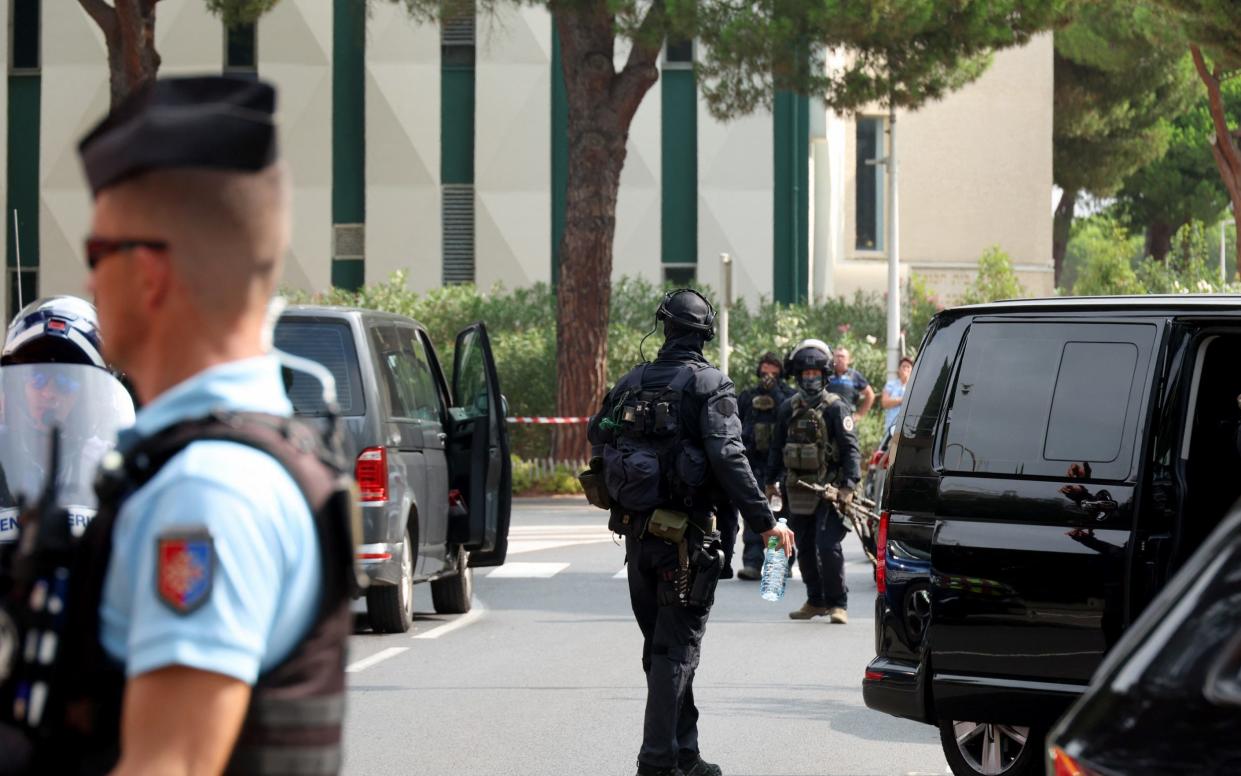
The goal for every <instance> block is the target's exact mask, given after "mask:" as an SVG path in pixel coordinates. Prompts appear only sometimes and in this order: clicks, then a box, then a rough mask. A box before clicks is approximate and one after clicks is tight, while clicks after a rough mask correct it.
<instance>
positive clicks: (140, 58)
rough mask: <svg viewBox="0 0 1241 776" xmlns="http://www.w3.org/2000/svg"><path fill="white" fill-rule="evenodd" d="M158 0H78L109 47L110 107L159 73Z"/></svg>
mask: <svg viewBox="0 0 1241 776" xmlns="http://www.w3.org/2000/svg"><path fill="white" fill-rule="evenodd" d="M158 2H159V0H114V2H113V4H112V5H108V4H107V3H106V2H104V0H78V3H79V4H80V5H81V6H82V8H83V9H84V10H85V11H86V13H87V15H88V16H90V17H91V18H92V19H94V21H95V23H96V24H97V25H99V29H101V30H102V31H103V38H104V41H105V42H106V43H107V47H108V82H109V87H110V96H111V104H112V107H116V106H117V105H118V104H119V103H120V102H121V101H122V100H124V99H125V98H126V97H128V96H129V94H130V93H131V92H133V91H134V90H135V89H137V88H139V87H141V86H142V85H143V84H145V83H146V82H147V81H151V80H154V79H155V77H156V76H157V75H158V74H159V65H160V56H159V52H158V51H156V50H155V6H156V4H157V3H158Z"/></svg>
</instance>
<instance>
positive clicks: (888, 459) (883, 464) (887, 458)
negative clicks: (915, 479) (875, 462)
mask: <svg viewBox="0 0 1241 776" xmlns="http://www.w3.org/2000/svg"><path fill="white" fill-rule="evenodd" d="M891 463H892V454H891V453H884V454H883V457H882V458H880V459H879V468H880V469H883V470H884V471H885V472H886V471H887V470H888V465H889V464H891Z"/></svg>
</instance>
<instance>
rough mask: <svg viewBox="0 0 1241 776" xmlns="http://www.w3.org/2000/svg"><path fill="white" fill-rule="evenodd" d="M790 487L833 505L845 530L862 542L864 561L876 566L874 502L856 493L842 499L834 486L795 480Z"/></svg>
mask: <svg viewBox="0 0 1241 776" xmlns="http://www.w3.org/2000/svg"><path fill="white" fill-rule="evenodd" d="M792 487H794V488H805V489H807V490H813V491H814V492H815V493H818V494H819V498H821V499H823V500H824V501H827V502H830V503H832V504H834V505H835V506H836V511H837V512H838V513H839V514H840V516H841V518H842V519H843V520H844V521H845V528H848V529H851V530H852V531H853V532H854V533H856V534H857V535H858V539H859V540H860V541H861V542H862V551H863V552H864V553H866V559H867V560H869V561H870V564H871V566H876V565H878V560H877V559H876V554H877V553H876V544H875V543H876V536H877V535H878V533H879V513H878V511H877V509H878V505H876V504H875V502H873V501H871V500H870V499H868V498H864V497H862V496H861V495H859V494H857V493H856V492H855V493H854V494H853V497H852V498H850V499H848V500H845V499H842V498H841V490H840V488H837V487H836V486H835V485H814V484H811V483H809V482H803V481H802V480H797V481H795V482H794V483H792Z"/></svg>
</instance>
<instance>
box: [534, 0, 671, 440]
mask: <svg viewBox="0 0 1241 776" xmlns="http://www.w3.org/2000/svg"><path fill="white" fill-rule="evenodd" d="M555 15H556V28H557V30H558V32H559V35H560V50H561V53H562V57H561V59H562V63H563V67H564V75H565V87H566V91H567V95H568V104H569V121H568V135H569V180H568V190H567V192H566V197H565V227H564V234H563V235H562V237H561V241H560V255H561V257H562V263H561V265H560V285H559V287H558V289H557V300H556V305H557V321H556V377H557V382H556V411H557V414H559V415H561V416H586V415H591V414H593V413H594V412H596V411H597V410H598V407H599V403H600V401H602V399H603V394H604V391H605V387H606V380H607V346H608V342H607V337H608V316H609V308H610V305H611V299H612V240H613V236H614V234H615V231H616V199H617V195H618V193H619V191H620V174H621V169H622V168H623V167H624V164H625V144H626V142H627V141H628V137H629V125H630V122H631V121H632V120H633V116H634V113H636V112H637V109H638V105H639V104H641V101H642V98H643V97H644V96H645V95H646V93H647V91H649V90H650V87H651V86H652V85H653V84H654V83H655V81H656V80H657V79H658V77H659V74H658V70H657V69H656V68H655V61H656V58H657V57H658V54H659V46H658V45H656V46H654V47H651V46H647V47H642V46H635V47H634V49H633V50H632V52H631V54H630V57H629V62H628V63H627V64H626V66H625V68H624V69H623V70H622V71H621V72H619V73H618V72H616V70H615V68H614V67H613V57H614V54H613V46H614V40H615V23H614V19H613V18H612V16H611V14H610V13H609V12H608V5H607V2H606V0H592V2H590V3H588V4H585V5H579V6H575V7H573V8H565V7H561V8H559V9H558V10H556V11H555ZM553 447H554V455H555V457H556V458H557V459H558V460H561V461H567V460H572V459H580V458H582V457H583V456H584V455H586V451H587V443H586V428H585V426H582V425H576V426H559V427H557V434H556V438H555V440H554V442H553Z"/></svg>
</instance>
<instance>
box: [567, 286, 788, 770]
mask: <svg viewBox="0 0 1241 776" xmlns="http://www.w3.org/2000/svg"><path fill="white" fill-rule="evenodd" d="M655 317H656V321H657V325H658V323H659V322H662V323H663V327H664V337H665V341H664V345H663V347H662V348H661V349H660V351H659V356H658V357H657V358H656V359H655V361H654V362H651V363H645V364H642V365H641V366H639V367H637V368H636V369H634V370H633V371H631V372H629V373H628V374H626V375H625V376H624V377H622V378H621V379H620V381H619V382H618V383H617V384H616V386H615V387H614V388H613V389H612V390H611V391H610V392H609V393H608V395H607V396H606V397H605V398H604V400H603V406H602V407H601V409H600V410H599V412H598V413H597V414H596V415H595V417H594V420H592V421H591V425H590V441H591V444H592V445H594V454H595V456H596V457H599V458H602V459H603V478H604V480H605V481H606V484H607V495H606V498H604V496H603V494H602V493H597V494H596V495H595V496H594V497H592V503H595V504H596V505H597V506H598V505H601V504H602V503H604V502H610V507H611V512H612V519H611V522H610V524H609V525H610V527H611V528H612V529H613V530H614V531H617V532H618V533H623V534H624V535H625V557H626V562H627V563H628V567H629V598H630V603H631V604H632V606H633V613H634V616H635V617H636V618H637V620H638V627H639V628H641V629H642V636H643V646H642V668H643V670H644V671H645V672H646V687H647V696H646V719H645V723H644V726H643V735H642V749H641V751H640V752H639V754H638V774H639V776H715V775H717V774H720V773H721V771H720V768H719V767H718V766H716V765H712V764H710V763H707V762H706V761H704V760H703V759H702V757H701V756H700V754H699V751H698V708H697V707H696V706H695V705H694V672H695V670H696V669H697V668H698V658H699V652H700V648H701V644H702V637H703V634H704V632H705V630H706V625H707V616H708V614H709V613H710V611H711V604H712V603H713V601H714V596H715V584H716V581H717V580H718V578H719V574H720V566H721V560H720V555H719V546H720V539H719V533H718V532H717V531H716V530H715V526H714V518H713V515H712V510H713V508H714V507H715V505H716V504H717V503H718V502H719V501H720V500H721V499H720V498H719V495H718V494H719V493H723V495H724V496H725V497H726V498H727V500H728V501H731V502H732V504H733V505H735V506H736V507H737V508H738V509H739V510H740V512H741V515H742V517H743V518H744V519H745V521H746V523H747V525H749V526H750V527H751V528H752V529H753V530H754V531H755V532H757V533H759V534H761V535H762V536H763V538H764V539H766V538H768V537H772V536H775V537H778V539H779V541H780V542H781V543H782V545H783V546H784V549H785V551H786V552H788V551H790V550H791V549H792V545H793V542H794V537H793V534H792V532H791V531H790V530H789V529H788V528H786V527H785V526H783V525H778V524H777V523H776V522H775V519H774V518H773V517H772V515H771V510H770V509H769V508H768V506H767V502H766V500H765V499H764V498H763V493H762V491H760V490H759V487H758V484H757V483H756V482H755V480H754V475H753V473H752V472H751V471H750V466H749V463H748V462H747V461H746V457H745V447H744V446H743V444H742V442H741V421H740V419H739V417H738V412H737V398H736V394H735V393H734V392H733V385H732V383H731V382H730V381H729V380H728V378H727V377H725V376H724V375H723V373H721V372H720V371H719V370H718V369H716V368H715V367H713V366H711V364H709V363H708V362H707V360H706V359H705V358H704V357H703V355H702V348H703V344H704V343H705V342H707V341H709V340H711V339H712V338H713V337H714V336H715V310H714V309H712V307H711V304H710V303H709V302H707V300H706V299H705V298H704V297H703V296H702V295H701V294H699V293H698V292H696V291H693V290H690V289H680V290H677V291H673V292H671V293H669V294H668V295H667V296H665V297H664V300H663V303H662V304H661V305H660V306H659V310H658V311H657V312H656V316H655Z"/></svg>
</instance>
